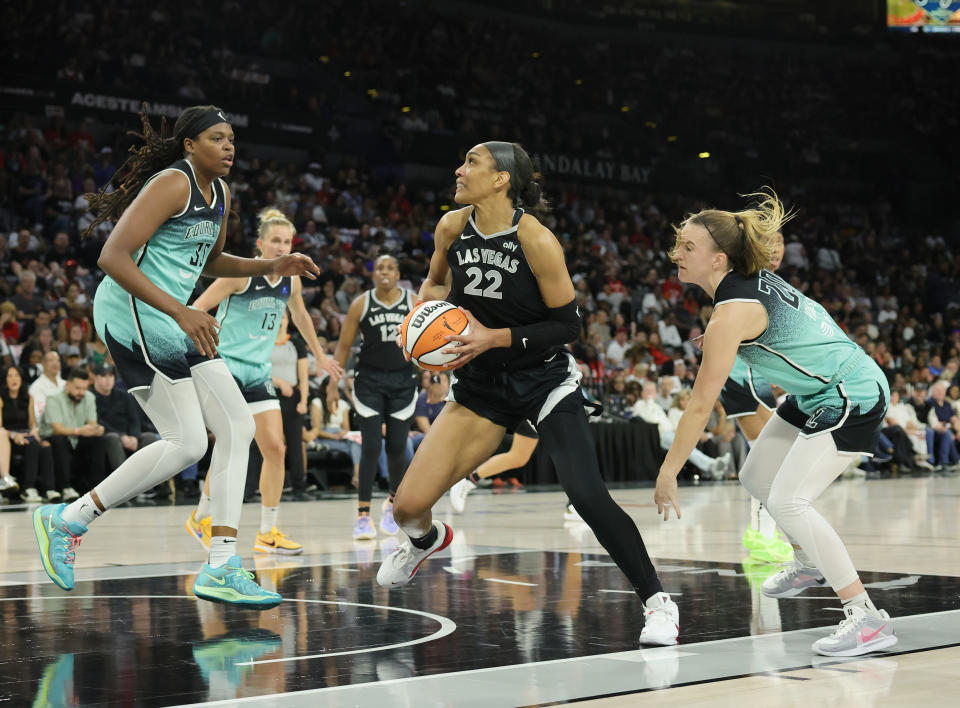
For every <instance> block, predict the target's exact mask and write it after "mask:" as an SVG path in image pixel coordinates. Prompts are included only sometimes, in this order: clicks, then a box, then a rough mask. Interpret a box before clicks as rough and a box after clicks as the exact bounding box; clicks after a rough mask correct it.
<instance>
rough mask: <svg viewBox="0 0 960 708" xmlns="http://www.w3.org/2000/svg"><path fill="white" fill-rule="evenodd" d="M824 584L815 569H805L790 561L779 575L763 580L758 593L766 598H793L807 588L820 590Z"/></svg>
mask: <svg viewBox="0 0 960 708" xmlns="http://www.w3.org/2000/svg"><path fill="white" fill-rule="evenodd" d="M826 583H827V581H826V579H824V577H823V575H822V574H821V573H820V571H819V570H817V569H816V568H805V567H804V566H803V565H801V564H800V563H798V562H797V561H792V562H790V563H788V564H787V566H786V567H785V568H784V569H783V570H781V571H780V572H779V573H777V574H776V575H774V576H771V577H769V578H767V579H766V580H764V581H763V585H761V586H760V591H761V592H762V593H763V594H764V595H766V596H767V597H794V596H796V595H799V594H800V593H802V592H803V591H804V590H806V589H807V588H820V587H823V586H824V585H826Z"/></svg>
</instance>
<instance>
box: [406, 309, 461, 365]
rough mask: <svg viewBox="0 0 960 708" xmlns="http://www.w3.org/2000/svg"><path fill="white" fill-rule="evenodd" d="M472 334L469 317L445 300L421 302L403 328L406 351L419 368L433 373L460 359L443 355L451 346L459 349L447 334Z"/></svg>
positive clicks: (455, 356)
mask: <svg viewBox="0 0 960 708" xmlns="http://www.w3.org/2000/svg"><path fill="white" fill-rule="evenodd" d="M469 333H470V324H469V322H468V321H467V316H466V315H464V314H463V312H461V311H460V310H459V309H458V308H457V306H456V305H452V304H451V303H449V302H446V301H444V300H431V301H429V302H424V303H421V304H420V305H418V306H417V307H415V308H413V309H412V310H410V312H409V313H408V314H407V316H406V317H405V318H404V320H403V324H401V325H400V338H401V341H402V342H403V348H404V350H405V351H406V352H407V353H408V354H409V355H410V359H411V360H413V362H414V363H415V364H416V365H417V366H419V367H421V368H423V369H428V370H430V371H443V370H444V369H445V366H446V365H447V364H449V363H450V362H451V361H453V360H454V359H456V358H457V357H458V356H460V355H459V354H444V353H443V350H444V349H446V348H447V347H449V346H459V344H458V343H457V342H448V341H447V340H446V337H447V336H448V335H451V334H469Z"/></svg>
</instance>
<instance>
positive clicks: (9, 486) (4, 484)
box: [0, 475, 20, 492]
mask: <svg viewBox="0 0 960 708" xmlns="http://www.w3.org/2000/svg"><path fill="white" fill-rule="evenodd" d="M19 489H20V485H19V484H18V483H17V480H15V479H14V478H13V477H11V476H10V475H5V476H3V477H0V492H16V491H19Z"/></svg>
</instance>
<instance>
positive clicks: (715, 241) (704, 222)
mask: <svg viewBox="0 0 960 708" xmlns="http://www.w3.org/2000/svg"><path fill="white" fill-rule="evenodd" d="M696 219H697V223H698V224H700V226H702V227H703V228H705V229H706V230H707V233H708V234H710V238H712V239H713V242H714V243H715V244H717V248H719V249H720V251H721V252H723V253H726V251H724V250H723V246H721V245H720V242H719V241H717V237H716V236H714V235H713V231H711V230H710V227H709V226H707V222H706V221H704V220H703V218H702V217H700V216H698V217H696Z"/></svg>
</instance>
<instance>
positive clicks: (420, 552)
mask: <svg viewBox="0 0 960 708" xmlns="http://www.w3.org/2000/svg"><path fill="white" fill-rule="evenodd" d="M433 528H435V529H436V530H437V540H436V541H434V542H433V545H431V546H430V548H426V549H421V548H417V547H416V546H414V545H413V544H412V543H410V539H409V538H408V539H406V540H404V541H403V542H402V543H401V544H400V545H399V546H397V550H395V551H394V552H393V553H391V554H390V555H389V556H387V557H386V558H385V559H384V561H383V564H382V565H381V566H380V570H378V571H377V582H378V583H379V584H380V585H382V586H383V587H385V588H395V587H398V586H400V585H406V584H407V583H409V582H410V581H411V580H413V576H414V575H416V574H417V571H418V570H420V565H421V564H422V563H423V561H425V560H426V559H427V558H428V557H429V556H432V555H433V554H434V553H436V552H437V551H442V550H443V549H444V548H446V547H447V546H449V545H450V542H451V541H452V540H453V529H452V528H450V527H449V526H447V525H446V524H445V523H443V522H441V521H434V522H433Z"/></svg>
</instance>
